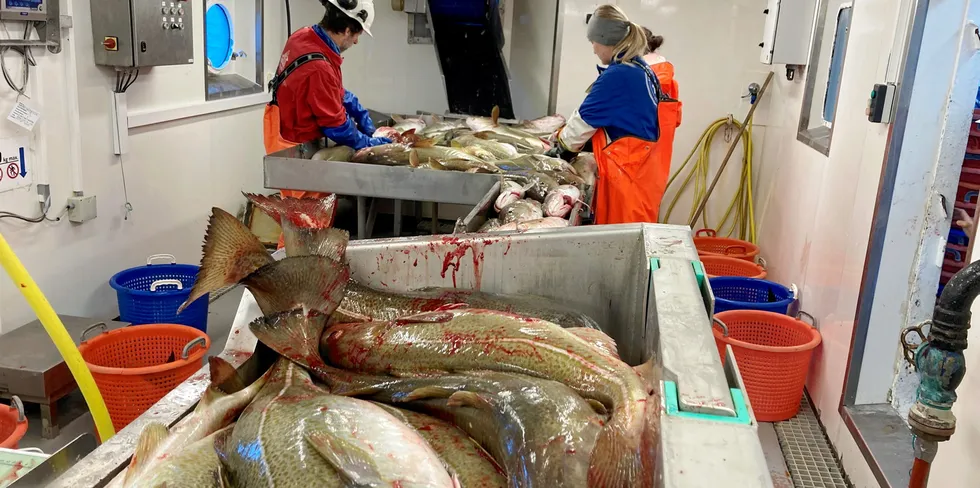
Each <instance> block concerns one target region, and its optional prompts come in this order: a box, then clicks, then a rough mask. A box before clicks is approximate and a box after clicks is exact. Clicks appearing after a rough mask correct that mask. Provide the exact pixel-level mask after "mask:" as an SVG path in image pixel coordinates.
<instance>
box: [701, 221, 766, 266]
mask: <svg viewBox="0 0 980 488" xmlns="http://www.w3.org/2000/svg"><path fill="white" fill-rule="evenodd" d="M694 247H696V248H697V249H698V254H702V255H717V256H728V257H730V258H735V259H743V260H745V261H755V257H756V256H758V255H759V246H756V245H755V244H752V243H751V242H749V241H743V240H741V239H732V238H729V237H718V233H717V232H715V230H713V229H701V230H699V231H697V232H695V233H694Z"/></svg>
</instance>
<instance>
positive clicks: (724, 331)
mask: <svg viewBox="0 0 980 488" xmlns="http://www.w3.org/2000/svg"><path fill="white" fill-rule="evenodd" d="M715 325H717V326H718V327H720V328H721V335H723V336H725V337H728V325H726V324H725V323H724V322H722V321H721V319H719V318H718V317H711V326H712V327H714V326H715Z"/></svg>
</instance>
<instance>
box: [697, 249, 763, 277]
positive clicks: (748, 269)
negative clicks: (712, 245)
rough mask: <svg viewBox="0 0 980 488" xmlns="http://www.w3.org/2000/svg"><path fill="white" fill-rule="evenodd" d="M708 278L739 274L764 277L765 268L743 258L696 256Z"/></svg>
mask: <svg viewBox="0 0 980 488" xmlns="http://www.w3.org/2000/svg"><path fill="white" fill-rule="evenodd" d="M698 257H699V258H701V264H703V265H704V271H705V272H706V273H708V277H709V278H716V277H718V276H741V277H743V278H757V279H760V280H762V279H765V277H766V268H763V267H762V266H759V265H758V264H755V263H753V262H752V261H746V260H744V259H737V258H730V257H727V256H717V255H710V254H704V255H700V256H698Z"/></svg>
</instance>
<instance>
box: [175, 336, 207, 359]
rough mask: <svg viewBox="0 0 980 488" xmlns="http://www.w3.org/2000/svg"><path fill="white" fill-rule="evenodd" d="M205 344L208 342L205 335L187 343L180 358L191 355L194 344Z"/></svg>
mask: <svg viewBox="0 0 980 488" xmlns="http://www.w3.org/2000/svg"><path fill="white" fill-rule="evenodd" d="M205 344H207V341H206V340H205V339H204V338H203V337H198V338H197V339H194V340H193V341H190V342H188V343H187V345H186V346H184V350H183V351H181V352H180V358H181V359H187V358H189V357H191V349H194V346H201V347H204V345H205Z"/></svg>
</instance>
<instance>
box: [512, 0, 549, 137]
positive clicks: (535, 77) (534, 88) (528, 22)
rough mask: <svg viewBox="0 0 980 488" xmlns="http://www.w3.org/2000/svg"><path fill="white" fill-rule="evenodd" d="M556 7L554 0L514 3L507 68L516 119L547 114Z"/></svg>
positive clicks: (530, 0)
mask: <svg viewBox="0 0 980 488" xmlns="http://www.w3.org/2000/svg"><path fill="white" fill-rule="evenodd" d="M557 8H558V0H514V3H513V27H512V28H511V36H510V37H509V38H508V44H510V45H511V56H510V62H509V63H508V66H509V70H510V76H511V82H510V89H511V96H512V98H513V100H514V116H515V117H516V118H518V119H533V118H537V117H541V116H543V115H547V114H548V97H549V94H550V92H551V66H552V58H553V54H554V42H555V14H556V11H557Z"/></svg>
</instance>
